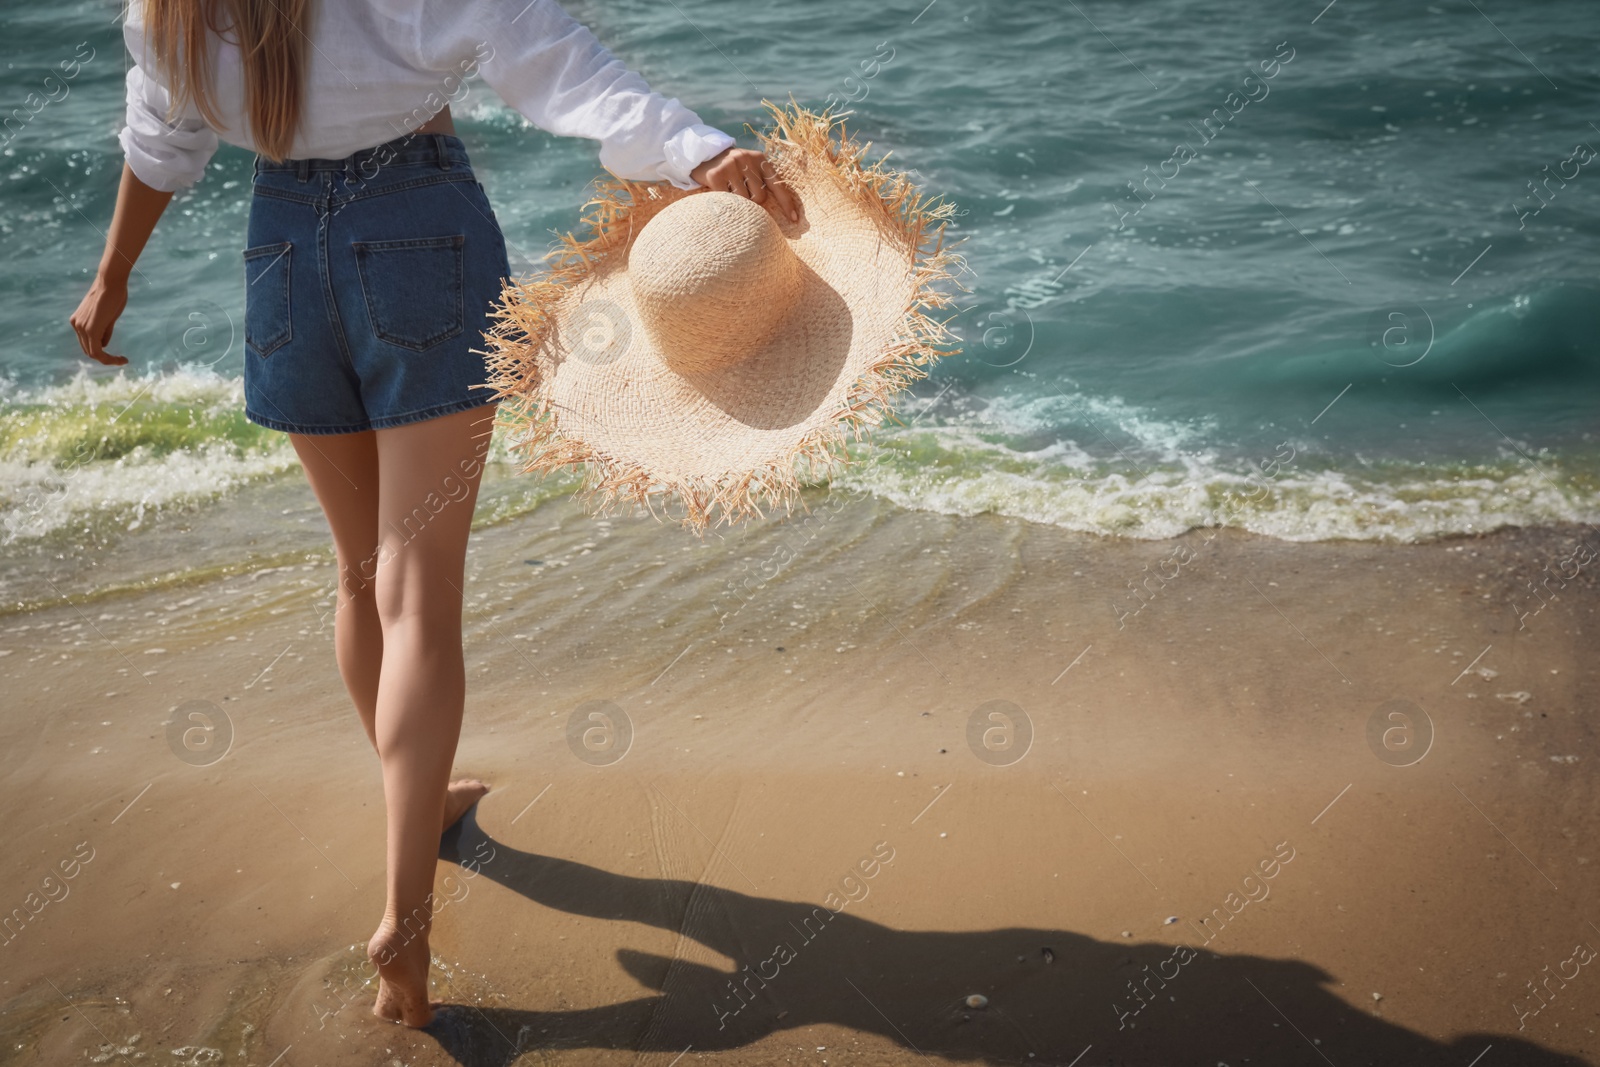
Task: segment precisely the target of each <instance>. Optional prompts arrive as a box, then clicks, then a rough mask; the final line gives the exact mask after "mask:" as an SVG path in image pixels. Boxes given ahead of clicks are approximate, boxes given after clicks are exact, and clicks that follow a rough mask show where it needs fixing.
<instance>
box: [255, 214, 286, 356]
mask: <svg viewBox="0 0 1600 1067" xmlns="http://www.w3.org/2000/svg"><path fill="white" fill-rule="evenodd" d="M291 247H292V246H291V245H290V244H289V242H288V241H284V242H281V243H280V244H275V245H261V246H260V247H259V248H247V249H245V250H244V343H245V345H246V346H247V347H248V348H249V349H250V350H251V351H253V352H255V354H256V355H258V356H260V357H261V358H262V359H265V358H266V357H268V356H270V355H272V353H273V352H275V351H277V350H278V349H280V348H282V347H283V346H284V345H286V344H288V343H289V339H290V338H291V337H293V336H294V323H293V322H292V321H291V319H290V316H289V261H290V259H291V258H292V257H291V256H290V252H291Z"/></svg>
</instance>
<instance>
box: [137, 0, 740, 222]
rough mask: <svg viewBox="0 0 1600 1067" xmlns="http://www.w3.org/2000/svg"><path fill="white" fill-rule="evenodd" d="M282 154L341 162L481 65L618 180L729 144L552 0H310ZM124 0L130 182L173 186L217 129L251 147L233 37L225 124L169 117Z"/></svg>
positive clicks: (199, 165)
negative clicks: (286, 149)
mask: <svg viewBox="0 0 1600 1067" xmlns="http://www.w3.org/2000/svg"><path fill="white" fill-rule="evenodd" d="M311 11H312V12H313V16H312V25H311V26H310V27H309V28H308V30H307V37H308V39H309V45H308V47H307V48H306V55H305V58H306V76H305V84H304V87H303V89H302V96H301V103H300V126H299V129H298V131H297V133H296V135H295V139H294V145H293V148H292V150H291V151H290V153H289V155H290V158H293V159H343V158H344V157H345V156H348V155H350V154H351V153H352V152H356V151H358V150H360V149H363V148H372V147H374V146H376V145H380V144H382V143H384V142H385V141H390V140H393V139H395V138H397V137H403V136H404V135H405V134H407V133H409V132H411V131H412V130H415V129H416V128H418V127H419V126H421V125H422V124H423V123H425V122H426V121H427V120H428V119H430V118H432V117H433V115H434V114H436V113H437V112H439V111H440V110H442V109H443V108H444V106H445V105H446V104H448V103H449V102H450V101H451V100H452V99H459V98H460V95H461V93H462V92H463V91H464V84H465V82H466V81H467V80H468V79H470V78H472V77H477V76H481V77H482V79H483V80H484V82H485V83H487V84H488V85H489V87H490V88H492V89H494V91H495V92H497V93H498V94H499V95H500V96H501V98H502V99H504V100H505V102H506V103H507V104H509V105H511V106H512V107H514V108H516V109H517V110H518V111H519V112H521V113H522V114H523V115H524V116H526V117H527V118H528V120H529V121H531V122H532V123H533V124H534V125H536V126H538V127H540V128H541V129H545V130H548V131H550V132H551V133H555V134H561V135H565V136H570V137H588V138H592V139H593V140H596V141H599V142H600V162H601V164H602V165H603V166H604V167H605V168H606V169H607V170H609V171H611V173H613V174H615V175H616V176H617V177H619V178H628V179H632V180H635V181H659V180H662V179H665V180H666V181H669V182H671V183H672V184H673V185H675V186H677V187H678V188H680V189H693V188H695V186H696V183H695V181H694V179H692V178H691V177H689V172H690V171H691V170H693V169H694V168H695V167H697V166H699V165H700V164H701V163H703V162H705V161H706V160H708V159H710V158H711V157H712V156H715V155H717V154H718V153H720V152H721V151H723V150H724V149H725V148H728V147H730V146H731V145H732V144H733V143H734V141H733V138H732V137H730V136H728V135H727V134H726V133H724V132H722V131H721V130H718V129H716V128H715V127H712V126H707V125H704V124H703V123H701V122H700V117H699V116H698V115H696V114H695V113H694V112H693V111H690V110H689V109H688V108H686V107H684V106H683V105H682V104H680V103H678V101H677V100H676V99H667V98H665V97H663V96H661V95H660V94H659V93H655V92H651V90H650V87H649V86H648V85H646V84H645V81H644V79H643V78H641V77H640V76H639V75H638V74H635V73H634V72H633V71H631V70H629V69H628V68H627V67H626V66H625V65H624V64H623V63H622V62H621V61H620V60H618V59H617V58H616V57H615V56H613V55H612V54H611V53H610V52H609V51H607V50H606V48H605V46H604V45H602V44H601V43H600V42H599V41H598V40H596V39H595V36H594V34H592V33H590V32H589V31H588V30H587V29H586V28H584V27H583V26H581V25H580V24H578V23H577V22H576V21H574V20H573V19H572V17H571V16H570V15H568V14H567V13H566V12H565V11H564V10H562V9H561V7H560V6H559V5H558V4H557V3H555V0H532V2H531V3H527V2H526V0H314V2H313V3H312V5H311ZM143 28H144V20H143V5H142V3H140V0H132V2H131V3H130V4H129V8H128V16H127V19H126V20H125V22H124V24H123V39H124V40H125V41H126V42H127V46H128V52H129V54H130V55H131V56H132V57H133V60H134V64H135V65H134V66H133V67H132V68H131V69H130V70H129V71H128V112H127V125H126V126H125V127H124V128H123V130H122V133H121V136H120V140H121V142H122V148H123V152H124V153H125V154H126V156H127V160H128V165H129V166H130V167H131V168H132V169H133V172H134V174H136V175H138V177H139V180H140V181H142V182H144V183H145V184H146V185H149V186H151V187H152V188H155V189H160V190H163V191H166V192H172V191H175V190H177V189H181V188H184V187H186V186H190V185H193V184H194V183H195V182H196V181H198V180H199V179H200V176H201V175H202V174H203V173H204V172H205V167H206V163H207V162H209V161H210V159H211V156H212V154H213V153H215V152H216V150H217V140H218V137H219V136H220V137H221V138H222V139H224V140H226V141H228V143H230V144H236V145H239V146H241V147H243V148H248V149H250V150H252V151H254V150H255V145H254V144H253V143H252V141H251V138H250V130H249V123H248V120H247V117H246V115H245V112H244V84H243V68H242V66H241V63H240V59H239V50H238V47H237V46H236V45H235V44H232V43H229V42H228V41H225V40H223V39H221V38H220V37H219V36H218V35H216V34H211V35H209V36H210V45H211V50H212V51H211V71H212V79H213V82H214V85H215V92H214V95H213V97H212V99H213V101H214V104H215V108H216V110H217V111H218V112H219V113H220V115H221V116H222V118H223V120H224V122H225V124H226V125H227V129H224V130H213V129H211V128H210V127H209V126H208V125H207V124H206V122H205V120H204V119H202V118H201V116H200V112H199V110H198V109H197V108H195V107H194V105H193V104H192V103H191V104H189V105H188V106H187V107H186V108H184V109H183V110H181V111H179V112H177V113H176V114H174V115H173V117H172V118H171V119H170V120H169V119H168V117H167V114H168V106H169V104H170V101H171V96H170V94H169V92H168V90H167V87H166V85H164V84H163V83H162V81H161V80H160V74H159V73H158V71H157V69H156V65H155V61H154V57H153V56H147V55H146V53H145V43H144V33H143Z"/></svg>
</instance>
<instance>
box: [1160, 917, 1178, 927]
mask: <svg viewBox="0 0 1600 1067" xmlns="http://www.w3.org/2000/svg"><path fill="white" fill-rule="evenodd" d="M1177 921H1178V917H1177V916H1176V915H1168V916H1167V921H1166V922H1164V923H1162V924H1161V925H1162V926H1171V925H1172V924H1173V923H1175V922H1177Z"/></svg>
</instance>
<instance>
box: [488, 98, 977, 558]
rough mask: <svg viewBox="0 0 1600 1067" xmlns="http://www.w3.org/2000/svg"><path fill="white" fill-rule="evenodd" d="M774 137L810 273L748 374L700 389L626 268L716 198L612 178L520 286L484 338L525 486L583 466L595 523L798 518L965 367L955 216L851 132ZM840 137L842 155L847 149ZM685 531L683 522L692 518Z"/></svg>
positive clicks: (819, 130) (781, 128) (783, 129)
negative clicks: (604, 514)
mask: <svg viewBox="0 0 1600 1067" xmlns="http://www.w3.org/2000/svg"><path fill="white" fill-rule="evenodd" d="M764 103H765V104H766V106H767V108H768V109H769V110H770V111H771V113H772V115H773V118H774V120H775V128H774V130H773V132H772V133H769V134H758V137H760V140H761V142H762V147H763V149H764V151H766V153H767V156H768V158H769V160H771V161H772V163H773V166H774V167H775V168H776V170H777V172H778V174H779V176H780V177H781V178H783V180H784V181H785V182H787V183H788V184H789V185H790V186H791V188H793V189H794V191H795V192H796V193H797V195H798V196H799V198H800V200H801V203H802V204H803V215H802V218H801V220H800V222H799V223H793V222H790V221H789V220H788V219H786V218H778V217H777V216H775V215H774V216H773V218H774V221H775V223H776V224H777V225H778V226H779V229H780V231H781V232H782V233H783V236H784V238H785V239H786V240H787V241H788V242H789V245H790V248H791V249H792V250H793V251H794V252H795V254H796V256H797V257H798V258H799V259H800V261H801V263H802V264H803V269H802V271H801V279H802V281H801V285H802V292H801V294H800V296H799V298H798V299H797V300H796V301H795V303H794V305H793V307H792V309H791V310H790V312H789V313H788V315H787V317H786V319H785V320H784V321H783V322H782V323H781V324H780V325H779V327H778V328H777V329H776V330H774V331H772V332H771V333H770V335H769V337H768V339H767V340H766V341H764V342H763V343H761V344H758V345H753V346H752V349H751V351H750V353H749V354H748V356H747V357H746V358H744V359H743V360H742V361H741V362H740V363H739V364H738V365H736V366H734V367H732V368H729V369H727V370H724V371H719V372H716V373H701V374H694V375H685V374H680V373H677V372H676V371H674V370H672V369H671V368H670V367H668V366H667V364H666V362H664V361H663V359H662V358H661V353H660V351H659V348H658V347H657V346H656V344H655V342H654V340H653V338H651V337H650V335H649V334H648V332H647V331H646V330H645V329H644V327H643V326H642V325H641V319H640V316H639V314H638V308H637V306H636V305H635V302H634V297H633V292H632V287H631V285H630V282H629V274H628V264H627V259H628V256H627V253H628V250H629V249H630V248H631V247H632V245H633V242H634V239H635V238H636V237H637V235H638V234H639V233H640V231H642V230H643V228H644V226H645V224H646V223H648V222H649V221H650V219H651V218H653V217H654V216H655V215H656V214H657V213H658V212H660V211H662V210H664V209H665V208H666V207H668V206H670V205H671V204H673V203H675V202H676V201H678V200H680V199H682V198H683V197H687V196H695V195H700V194H702V193H703V192H704V190H679V189H675V188H673V187H671V186H667V185H661V184H651V183H639V182H627V181H622V180H617V179H609V180H605V181H602V182H601V183H599V188H598V195H597V196H596V198H595V199H593V200H591V201H590V203H589V205H588V207H589V208H590V209H591V210H590V211H589V213H588V214H587V215H586V216H585V220H584V221H585V222H586V223H587V224H588V233H587V234H586V235H585V236H584V237H582V238H575V237H573V236H572V235H571V234H568V235H567V236H566V237H565V238H563V239H562V240H561V244H560V246H559V247H558V248H557V249H556V251H554V252H552V253H551V254H550V256H549V257H547V258H549V259H550V260H551V261H552V269H551V270H550V272H549V273H548V274H545V275H542V276H536V277H534V278H531V279H528V280H525V281H523V282H520V283H510V284H508V285H507V286H506V287H505V291H504V293H503V294H502V299H501V303H500V305H499V306H498V307H497V308H496V309H495V312H494V316H495V320H496V322H495V325H494V327H493V328H492V329H491V330H490V332H489V333H488V334H486V335H485V336H486V340H487V342H488V345H489V351H488V352H487V353H486V356H487V358H488V362H489V367H490V374H491V378H490V381H491V384H492V386H493V388H495V390H496V391H497V394H498V396H499V397H500V398H501V400H502V412H503V413H504V415H505V418H506V419H507V420H508V421H509V422H510V423H511V426H512V448H513V450H514V451H515V452H517V453H519V454H520V459H521V466H522V469H523V470H524V471H528V472H536V471H537V472H542V471H550V470H555V469H558V468H561V467H570V466H576V467H580V468H581V469H582V472H583V476H584V480H583V485H582V488H581V489H580V490H579V495H580V496H581V497H583V498H584V499H585V500H586V501H587V502H589V503H590V504H591V505H594V506H595V507H596V508H597V509H598V510H601V511H604V510H606V509H608V508H609V507H610V506H612V505H614V504H616V503H618V502H636V503H639V504H642V505H644V506H646V507H648V508H650V509H651V510H652V511H655V510H656V509H657V507H660V508H661V509H662V510H663V511H664V512H665V513H666V514H668V515H669V516H673V517H675V518H677V519H678V520H679V521H681V522H682V523H683V524H684V525H685V526H687V527H690V528H692V529H695V530H703V529H704V528H705V527H706V526H707V525H710V524H712V523H713V522H727V523H733V522H736V521H739V520H741V519H745V518H753V517H757V516H759V515H760V514H761V513H762V509H763V507H769V508H778V509H782V510H784V511H788V510H790V509H791V508H792V507H793V506H794V504H795V503H796V502H797V501H798V498H799V490H800V487H801V485H802V484H803V483H804V482H806V481H813V480H816V479H818V478H821V477H825V476H826V475H827V474H829V473H830V472H831V471H832V470H834V469H835V468H836V467H837V466H838V465H839V464H840V463H841V462H843V458H844V447H843V446H844V444H845V441H846V438H847V436H849V435H853V436H855V437H857V438H859V437H860V436H861V434H862V433H863V432H864V431H865V430H866V429H868V428H870V427H872V426H876V425H878V424H879V423H880V422H881V421H882V420H883V418H884V416H885V415H886V414H887V412H888V408H889V403H890V400H891V398H892V397H893V396H894V395H895V394H896V393H898V392H899V391H900V390H901V389H903V388H905V387H906V386H907V385H909V384H910V383H911V382H912V381H914V380H916V379H917V378H921V377H923V376H925V374H926V371H925V369H924V368H925V367H926V366H927V364H928V363H930V362H931V361H932V360H934V359H937V358H939V357H940V356H943V355H947V354H949V338H950V334H949V332H948V331H947V329H946V328H945V324H944V323H943V322H941V321H937V320H935V319H934V318H932V317H931V316H930V314H929V312H930V311H931V310H933V309H936V308H940V307H944V306H948V304H949V302H950V299H949V296H948V295H947V294H945V293H944V292H942V291H940V290H939V289H938V288H937V286H938V285H939V283H940V282H943V281H945V280H947V279H949V278H950V277H951V274H950V271H949V268H950V266H951V265H952V264H953V263H954V262H956V261H957V257H956V256H955V254H954V253H953V252H952V251H950V250H949V249H946V248H945V247H944V241H943V236H944V234H943V231H944V224H945V220H946V219H948V218H949V216H950V215H951V214H952V212H953V210H954V208H953V206H952V205H950V204H947V203H943V202H938V203H927V202H925V200H924V198H923V196H922V194H921V193H920V192H919V191H918V190H917V189H916V188H915V186H914V185H913V184H912V182H911V181H910V179H909V178H908V177H907V176H906V175H904V174H901V173H898V172H895V171H891V170H889V169H888V168H887V167H886V166H885V165H884V163H883V161H881V160H880V161H879V162H878V163H877V164H875V165H874V166H872V167H863V166H862V165H861V157H862V155H863V154H864V152H865V150H866V148H867V147H869V146H863V145H859V144H856V143H855V142H853V141H851V140H849V139H848V138H847V137H846V136H845V135H844V131H843V128H842V122H841V120H839V119H837V118H833V117H830V116H829V115H827V114H826V113H824V114H822V115H817V114H815V113H812V112H808V111H806V110H805V109H803V108H800V107H798V106H797V105H794V104H793V102H792V101H791V104H790V107H789V108H782V107H779V106H777V105H774V104H771V103H768V102H765V101H764ZM835 129H837V130H838V134H839V136H838V138H837V139H836V138H835V136H834V132H835ZM675 513H676V514H675Z"/></svg>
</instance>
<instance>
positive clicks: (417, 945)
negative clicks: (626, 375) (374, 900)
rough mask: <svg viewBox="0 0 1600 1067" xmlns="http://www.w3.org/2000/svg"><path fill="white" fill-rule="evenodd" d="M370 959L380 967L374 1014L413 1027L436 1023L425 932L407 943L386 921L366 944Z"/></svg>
mask: <svg viewBox="0 0 1600 1067" xmlns="http://www.w3.org/2000/svg"><path fill="white" fill-rule="evenodd" d="M367 957H368V958H369V959H371V960H372V963H373V966H375V967H377V968H378V1001H377V1003H376V1004H374V1005H373V1006H372V1014H374V1015H376V1016H377V1017H378V1018H380V1019H388V1020H389V1021H390V1022H396V1023H404V1024H405V1025H406V1026H411V1027H421V1026H427V1025H428V1024H429V1023H431V1022H433V1005H432V1004H431V1003H429V1001H428V935H427V932H426V931H421V932H418V933H417V934H414V935H413V936H412V937H411V938H410V939H409V940H408V939H407V938H405V937H403V936H402V935H401V934H400V932H399V931H397V930H396V929H395V928H394V926H392V925H391V924H390V923H389V921H388V920H387V919H385V920H384V922H383V924H382V925H380V926H379V927H378V932H377V933H375V934H373V935H372V940H371V941H368V942H367Z"/></svg>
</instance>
